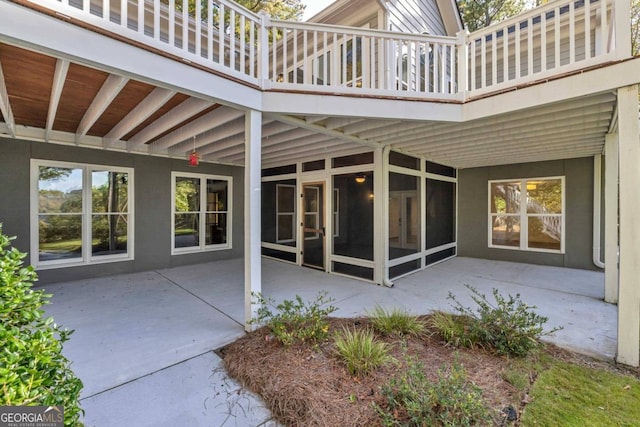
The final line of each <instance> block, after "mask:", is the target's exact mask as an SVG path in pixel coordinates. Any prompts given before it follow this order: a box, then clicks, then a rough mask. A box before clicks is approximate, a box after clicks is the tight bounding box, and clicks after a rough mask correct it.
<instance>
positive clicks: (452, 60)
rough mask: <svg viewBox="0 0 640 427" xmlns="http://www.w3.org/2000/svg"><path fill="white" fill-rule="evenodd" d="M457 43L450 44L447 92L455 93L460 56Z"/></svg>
mask: <svg viewBox="0 0 640 427" xmlns="http://www.w3.org/2000/svg"><path fill="white" fill-rule="evenodd" d="M456 48H457V47H456V45H455V44H450V45H449V86H448V89H449V90H448V91H447V93H449V94H453V93H455V91H456V87H455V84H454V82H455V81H456V68H457V65H456V59H457V58H458V53H457V52H456Z"/></svg>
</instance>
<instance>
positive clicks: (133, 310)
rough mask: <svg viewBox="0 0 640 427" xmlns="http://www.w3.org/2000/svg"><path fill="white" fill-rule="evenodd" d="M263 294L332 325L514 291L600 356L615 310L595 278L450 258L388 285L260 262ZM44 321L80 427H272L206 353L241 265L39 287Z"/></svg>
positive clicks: (573, 344) (231, 314) (564, 334)
mask: <svg viewBox="0 0 640 427" xmlns="http://www.w3.org/2000/svg"><path fill="white" fill-rule="evenodd" d="M262 267H263V293H264V294H265V295H266V296H269V297H272V298H274V299H275V300H277V301H280V300H282V299H284V298H291V297H293V296H295V295H296V294H298V295H300V296H302V297H303V299H305V300H310V299H313V298H314V297H315V295H316V294H317V291H318V290H320V289H324V290H327V291H328V292H329V295H330V296H331V297H332V298H334V299H335V300H336V301H335V303H334V305H336V306H337V307H338V308H339V310H338V311H337V312H336V313H335V315H336V316H343V317H354V316H359V315H363V314H365V313H366V311H367V310H370V309H372V308H373V307H374V306H375V305H376V304H379V305H381V306H383V307H387V308H391V307H399V308H405V309H407V310H409V311H411V312H413V313H416V314H418V313H428V312H430V311H432V310H449V311H450V310H451V305H450V301H448V300H447V296H448V293H449V291H451V292H452V293H454V294H455V295H456V296H457V297H458V299H459V300H460V301H461V302H463V303H465V304H466V303H470V299H469V298H468V293H469V292H468V290H467V289H466V288H465V287H464V285H465V284H470V285H473V286H474V287H476V288H477V289H478V290H480V291H481V292H483V293H486V294H490V292H491V289H492V288H498V289H499V290H500V291H501V293H503V294H507V293H510V294H512V295H515V294H518V293H519V294H520V295H521V297H522V299H523V300H524V301H526V302H527V303H529V304H532V305H536V306H538V310H537V312H538V313H540V314H542V315H544V316H547V317H549V323H548V326H549V327H552V326H564V329H563V330H561V331H559V332H556V333H555V334H554V335H553V336H550V337H547V338H548V340H549V341H551V342H553V343H555V344H557V345H560V346H562V347H566V348H570V349H573V350H576V351H579V352H582V353H587V354H591V355H594V356H598V357H602V358H607V359H611V358H612V357H613V356H614V354H615V339H616V306H614V305H611V304H607V303H605V302H603V296H604V285H603V281H604V276H603V274H602V273H598V272H590V271H583V270H570V269H563V268H555V267H541V266H534V265H527V264H515V263H506V262H499V261H487V260H478V259H471V258H460V257H458V258H454V259H452V260H449V261H447V262H444V263H441V264H439V265H436V266H433V267H431V268H429V269H426V270H424V271H422V272H418V273H415V274H412V275H410V276H407V277H405V278H402V279H400V280H397V281H396V283H395V287H394V288H385V287H380V286H374V285H369V284H367V283H363V282H361V281H357V280H353V279H349V278H344V277H340V276H336V275H329V274H325V273H323V272H320V271H315V270H310V269H306V268H301V267H297V266H293V265H289V264H285V263H280V262H277V261H273V260H268V259H264V260H263V263H262ZM45 288H46V290H47V292H49V293H52V294H53V295H54V296H53V303H52V304H51V305H49V306H47V314H49V315H51V316H53V317H54V318H55V320H56V322H57V323H59V324H62V325H64V326H65V327H67V328H69V329H75V331H76V332H75V333H74V334H73V335H72V337H71V340H70V341H69V342H68V343H67V344H66V346H65V354H66V355H67V356H68V357H69V359H71V360H72V362H73V369H74V371H75V373H76V374H77V375H78V376H79V377H80V378H81V379H82V380H83V382H84V385H85V387H84V390H83V394H82V406H83V408H84V409H85V411H86V414H85V423H86V425H87V426H98V427H102V426H122V425H136V426H175V425H189V426H200V425H202V426H211V425H215V426H222V425H224V426H258V425H276V424H275V422H273V421H272V420H271V418H270V414H269V411H267V410H266V409H265V408H264V407H263V406H262V404H261V402H260V400H259V399H257V398H256V397H255V396H253V395H252V394H251V393H248V392H246V391H244V390H241V388H240V387H239V386H238V385H237V384H236V383H235V382H233V381H232V380H230V379H229V378H227V377H226V376H225V373H224V370H223V369H222V368H221V366H222V365H221V360H220V359H219V358H218V356H216V355H215V354H214V353H213V352H212V350H214V349H217V348H219V347H221V346H224V345H225V344H228V343H229V342H232V341H233V340H235V339H236V338H238V337H240V336H242V335H243V333H244V332H243V326H242V324H243V313H244V308H243V292H244V290H243V261H242V260H241V259H235V260H231V261H224V262H213V263H207V264H199V265H193V266H185V267H178V268H171V269H165V270H158V271H149V272H144V273H137V274H129V275H120V276H111V277H105V278H98V279H91V280H82V281H76V282H66V283H57V284H52V285H48V286H46V287H45Z"/></svg>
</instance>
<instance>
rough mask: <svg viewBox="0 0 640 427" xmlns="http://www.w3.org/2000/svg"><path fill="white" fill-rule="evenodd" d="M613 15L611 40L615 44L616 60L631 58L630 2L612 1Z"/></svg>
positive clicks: (626, 0) (627, 0)
mask: <svg viewBox="0 0 640 427" xmlns="http://www.w3.org/2000/svg"><path fill="white" fill-rule="evenodd" d="M613 15H614V19H615V21H614V22H612V23H611V24H612V25H613V29H612V30H613V31H614V32H613V40H610V44H611V43H612V42H613V43H614V44H615V49H616V54H615V57H616V59H626V58H629V57H631V25H629V22H631V2H630V1H629V0H614V3H613Z"/></svg>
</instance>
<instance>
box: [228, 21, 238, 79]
mask: <svg viewBox="0 0 640 427" xmlns="http://www.w3.org/2000/svg"><path fill="white" fill-rule="evenodd" d="M236 37H237V30H236V11H235V10H233V9H231V10H230V11H229V68H231V69H232V70H235V69H236Z"/></svg>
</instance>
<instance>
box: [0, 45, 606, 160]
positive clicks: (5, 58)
mask: <svg viewBox="0 0 640 427" xmlns="http://www.w3.org/2000/svg"><path fill="white" fill-rule="evenodd" d="M2 77H3V78H2ZM3 96H4V99H8V106H7V105H4V103H3V102H0V107H2V108H0V134H3V133H5V134H9V135H12V134H15V135H16V136H17V137H18V138H21V137H22V138H30V139H35V140H41V141H45V142H46V141H49V142H63V143H71V144H76V145H79V146H93V147H96V148H102V149H118V150H128V151H131V152H133V153H148V154H155V155H165V156H167V155H168V156H174V157H186V156H187V155H188V154H189V153H190V152H191V151H192V150H193V148H194V146H195V147H196V148H197V149H198V152H199V154H200V155H201V156H202V159H203V161H209V162H221V163H229V164H237V165H242V164H243V162H244V112H243V111H241V110H237V109H233V108H230V107H227V106H224V105H220V104H216V103H212V102H209V101H206V100H202V99H197V98H194V97H191V96H188V95H186V94H182V93H179V92H174V91H171V90H169V89H166V88H161V87H156V86H153V85H150V84H147V83H143V82H140V81H136V80H132V79H128V78H126V77H123V76H118V75H115V74H110V73H108V72H105V71H101V70H97V69H94V68H90V67H87V66H84V65H80V64H76V63H72V62H69V61H67V60H66V59H60V58H55V57H52V56H50V55H48V54H44V53H39V52H34V51H29V50H25V49H23V48H20V47H15V46H12V45H9V44H5V43H0V101H2V99H3V98H2V97H3ZM614 105H615V96H614V94H613V93H604V94H598V95H594V96H591V97H588V98H584V99H575V100H569V101H565V102H562V103H558V104H554V105H548V106H544V107H539V108H536V109H530V110H525V111H518V112H514V113H509V114H503V115H499V116H494V117H491V118H488V119H482V120H475V121H469V122H464V123H437V122H426V121H425V122H419V121H413V122H411V121H399V120H379V119H375V120H374V119H356V118H349V117H312V116H307V117H305V116H298V117H295V116H286V117H284V116H269V115H265V119H264V121H263V130H262V132H263V166H265V167H268V166H276V165H282V164H286V163H291V162H293V161H300V160H312V159H314V158H321V157H325V156H328V155H332V156H337V155H344V154H350V153H355V152H359V151H363V150H369V149H370V147H371V146H376V145H391V146H392V147H393V148H395V149H398V150H402V151H404V152H407V153H412V154H416V155H420V156H423V157H425V158H428V159H430V160H433V161H436V162H440V163H443V164H447V165H450V166H454V167H461V168H468V167H477V166H487V165H498V164H509V163H519V162H529V161H542V160H553V159H562V158H573V157H583V156H592V155H594V154H597V153H599V152H601V151H602V146H603V143H604V135H605V133H606V132H607V130H608V128H609V126H610V123H611V120H612V117H613V114H614V111H613V110H614ZM11 117H12V118H11Z"/></svg>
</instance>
